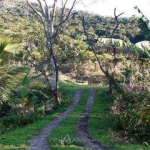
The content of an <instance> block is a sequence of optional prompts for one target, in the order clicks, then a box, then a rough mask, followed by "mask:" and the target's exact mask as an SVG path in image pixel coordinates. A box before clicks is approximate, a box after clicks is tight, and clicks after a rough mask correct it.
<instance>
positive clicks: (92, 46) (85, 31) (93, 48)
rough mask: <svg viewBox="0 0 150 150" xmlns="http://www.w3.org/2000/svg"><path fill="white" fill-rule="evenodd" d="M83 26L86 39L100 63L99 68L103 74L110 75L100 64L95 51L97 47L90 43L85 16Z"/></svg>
mask: <svg viewBox="0 0 150 150" xmlns="http://www.w3.org/2000/svg"><path fill="white" fill-rule="evenodd" d="M82 26H83V30H84V34H85V36H86V38H87V41H88V44H89V46H90V49H91V50H92V51H93V53H94V55H95V58H96V60H97V62H98V64H99V67H100V68H101V70H102V72H103V73H104V74H105V75H106V74H108V72H107V71H105V70H104V68H103V66H102V64H101V62H100V60H99V57H98V56H97V53H96V50H95V47H94V45H93V43H91V42H90V38H89V34H88V32H87V30H86V28H85V18H84V16H83V18H82Z"/></svg>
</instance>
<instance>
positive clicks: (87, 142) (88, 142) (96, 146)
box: [27, 88, 115, 150]
mask: <svg viewBox="0 0 150 150" xmlns="http://www.w3.org/2000/svg"><path fill="white" fill-rule="evenodd" d="M82 93H83V89H79V90H77V92H76V94H75V96H74V99H73V101H72V103H71V104H70V106H69V107H68V108H67V110H66V111H65V112H64V113H63V114H61V115H60V116H59V117H58V118H56V119H55V120H54V121H52V122H50V123H49V124H48V126H46V127H45V128H44V129H43V130H42V131H41V132H40V133H39V134H38V135H37V136H35V137H34V138H33V139H32V140H31V141H30V146H29V148H28V149H27V150H51V148H50V144H49V142H48V137H49V135H50V134H51V132H52V131H53V129H55V128H56V127H57V126H58V125H59V124H60V122H61V121H62V120H64V119H65V118H66V117H68V116H69V114H70V113H71V112H72V111H73V110H74V108H75V107H76V106H77V104H78V102H79V100H80V98H81V95H82ZM95 93H96V89H94V88H91V89H90V91H89V96H88V100H87V104H86V107H85V112H84V113H83V114H82V115H81V117H80V119H79V121H78V122H77V128H76V131H77V140H79V141H80V142H82V143H83V145H84V146H83V147H85V148H88V149H90V150H115V149H112V148H109V147H108V146H106V145H103V144H101V143H100V142H99V141H96V140H93V139H92V138H91V137H90V135H89V125H88V121H89V117H90V111H91V108H92V106H93V104H94V96H95ZM60 134H61V133H60Z"/></svg>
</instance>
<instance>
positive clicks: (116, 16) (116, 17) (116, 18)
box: [110, 8, 124, 38]
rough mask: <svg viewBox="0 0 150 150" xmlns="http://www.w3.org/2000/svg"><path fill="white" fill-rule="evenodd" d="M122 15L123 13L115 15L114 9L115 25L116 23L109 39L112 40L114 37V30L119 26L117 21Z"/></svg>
mask: <svg viewBox="0 0 150 150" xmlns="http://www.w3.org/2000/svg"><path fill="white" fill-rule="evenodd" d="M123 14H124V12H122V13H120V14H119V15H116V8H115V9H114V16H115V23H116V25H115V28H114V30H113V32H112V35H111V37H110V38H113V37H114V34H115V32H116V30H117V28H118V26H119V23H120V22H119V20H118V18H119V17H120V16H121V15H123Z"/></svg>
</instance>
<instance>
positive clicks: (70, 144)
mask: <svg viewBox="0 0 150 150" xmlns="http://www.w3.org/2000/svg"><path fill="white" fill-rule="evenodd" d="M88 92H89V89H85V92H84V93H83V95H82V97H81V99H80V102H79V104H78V105H77V107H76V108H75V109H74V111H73V112H72V113H71V114H70V115H69V117H67V118H66V119H65V120H63V121H62V122H61V123H60V125H59V126H58V127H57V129H55V130H54V131H53V133H52V134H51V135H50V137H49V141H50V145H51V148H52V150H87V149H85V148H82V147H81V146H82V143H80V142H79V141H78V140H77V139H76V126H77V121H78V120H79V118H80V116H81V114H82V113H83V112H84V111H85V105H86V102H87V99H88Z"/></svg>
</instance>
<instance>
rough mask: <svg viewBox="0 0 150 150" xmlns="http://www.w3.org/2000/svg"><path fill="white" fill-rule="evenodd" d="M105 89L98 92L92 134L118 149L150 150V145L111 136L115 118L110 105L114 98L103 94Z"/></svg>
mask: <svg viewBox="0 0 150 150" xmlns="http://www.w3.org/2000/svg"><path fill="white" fill-rule="evenodd" d="M103 92H104V89H100V90H99V92H98V93H96V97H95V104H94V106H93V108H92V110H91V116H90V135H91V136H92V137H93V138H94V139H97V140H98V141H101V142H102V143H104V144H106V145H109V146H110V147H114V148H116V149H118V150H150V146H146V145H144V144H138V143H135V144H133V143H127V142H121V141H120V140H119V139H116V138H114V137H111V136H110V133H111V132H112V123H113V119H112V118H111V116H110V106H111V104H112V102H113V99H112V98H110V97H108V96H105V95H104V94H103Z"/></svg>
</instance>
